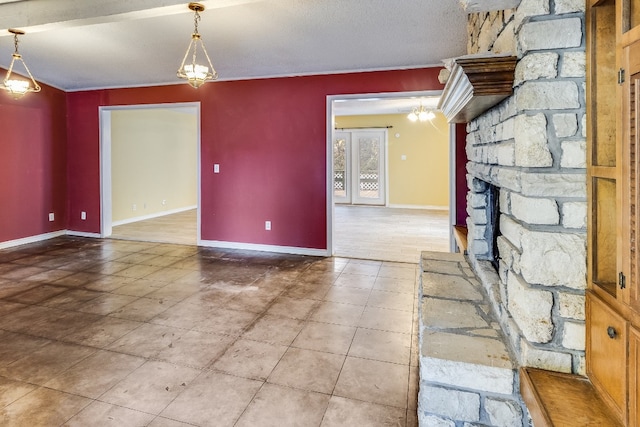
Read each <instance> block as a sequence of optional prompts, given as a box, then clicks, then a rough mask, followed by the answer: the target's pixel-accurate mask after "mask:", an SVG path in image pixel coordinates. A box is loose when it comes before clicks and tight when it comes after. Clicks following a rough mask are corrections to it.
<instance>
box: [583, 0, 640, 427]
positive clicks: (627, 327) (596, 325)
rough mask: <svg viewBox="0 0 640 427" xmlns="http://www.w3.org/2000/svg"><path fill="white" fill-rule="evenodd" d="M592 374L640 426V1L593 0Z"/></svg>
mask: <svg viewBox="0 0 640 427" xmlns="http://www.w3.org/2000/svg"><path fill="white" fill-rule="evenodd" d="M586 24H587V25H586V31H587V123H588V128H587V147H588V149H587V194H588V204H589V212H588V273H587V276H588V277H587V280H588V287H589V289H588V291H587V350H586V353H587V374H588V375H589V378H590V380H591V382H592V383H593V385H594V386H595V387H596V389H597V390H598V392H599V393H600V394H601V397H602V398H603V400H604V401H605V402H606V403H607V404H608V406H609V407H610V409H611V410H612V411H613V412H615V413H616V414H617V415H618V417H619V418H620V421H622V422H623V424H624V425H627V426H634V427H640V415H639V412H640V408H639V406H640V400H639V399H640V395H639V394H638V384H639V383H640V374H639V370H640V360H639V357H640V332H639V331H640V251H639V250H638V243H637V233H638V232H637V224H638V222H639V221H640V207H638V206H637V205H638V200H639V197H638V190H637V186H638V185H640V165H639V164H638V162H639V161H640V147H638V138H639V136H638V132H637V128H638V125H639V120H640V119H639V117H638V114H637V113H636V110H637V108H638V104H639V103H640V0H588V1H587V13H586Z"/></svg>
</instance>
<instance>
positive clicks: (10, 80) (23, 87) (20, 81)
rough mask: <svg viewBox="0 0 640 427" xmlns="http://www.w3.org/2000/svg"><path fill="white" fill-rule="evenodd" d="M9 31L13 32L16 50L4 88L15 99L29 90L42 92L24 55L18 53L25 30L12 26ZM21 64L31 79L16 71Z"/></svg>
mask: <svg viewBox="0 0 640 427" xmlns="http://www.w3.org/2000/svg"><path fill="white" fill-rule="evenodd" d="M9 32H10V33H11V34H13V44H14V47H15V51H14V53H13V55H12V58H11V64H9V69H8V70H7V74H6V76H5V78H4V81H3V89H4V90H6V91H7V92H9V93H10V94H11V96H13V98H14V99H18V98H22V97H23V96H24V95H25V94H26V93H27V92H40V86H39V85H38V83H36V80H35V79H34V78H33V76H32V75H31V71H29V68H27V64H25V62H24V60H23V59H22V55H20V53H18V36H19V35H23V34H24V31H22V30H16V29H13V28H11V29H9ZM19 64H22V68H24V71H26V74H27V75H28V76H29V79H27V78H25V77H23V76H20V75H18V73H16V72H14V71H15V69H16V68H17V67H18V66H19Z"/></svg>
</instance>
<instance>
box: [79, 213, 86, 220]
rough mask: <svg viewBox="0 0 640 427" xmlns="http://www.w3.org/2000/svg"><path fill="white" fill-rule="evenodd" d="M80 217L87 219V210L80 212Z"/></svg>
mask: <svg viewBox="0 0 640 427" xmlns="http://www.w3.org/2000/svg"><path fill="white" fill-rule="evenodd" d="M80 219H83V220H84V219H87V213H86V212H85V211H82V212H80Z"/></svg>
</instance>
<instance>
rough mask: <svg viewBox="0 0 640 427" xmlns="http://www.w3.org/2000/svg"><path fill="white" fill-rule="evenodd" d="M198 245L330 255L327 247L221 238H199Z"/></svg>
mask: <svg viewBox="0 0 640 427" xmlns="http://www.w3.org/2000/svg"><path fill="white" fill-rule="evenodd" d="M198 246H203V247H209V248H222V249H241V250H247V251H262V252H277V253H283V254H292V255H309V256H322V257H326V256H330V255H329V251H327V250H326V249H311V248H298V247H296V246H276V245H259V244H255V243H235V242H222V241H219V240H198Z"/></svg>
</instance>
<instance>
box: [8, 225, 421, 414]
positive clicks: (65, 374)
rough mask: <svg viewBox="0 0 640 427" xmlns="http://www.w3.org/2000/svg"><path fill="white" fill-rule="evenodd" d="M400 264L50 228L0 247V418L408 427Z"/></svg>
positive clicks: (413, 368)
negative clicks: (50, 236)
mask: <svg viewBox="0 0 640 427" xmlns="http://www.w3.org/2000/svg"><path fill="white" fill-rule="evenodd" d="M416 270H417V265H416V264H402V263H391V262H380V261H365V260H355V259H351V260H348V259H339V258H311V257H301V256H289V255H276V254H266V253H255V252H253V253H251V252H238V251H219V250H211V249H203V248H197V247H194V246H180V245H170V244H156V243H142V242H130V241H117V240H99V239H82V238H70V237H64V238H57V239H54V240H50V241H47V242H43V243H38V244H31V245H25V246H20V247H17V248H13V249H5V250H2V251H0V340H1V341H0V342H1V344H0V408H1V409H0V420H1V421H0V424H2V425H3V426H58V425H65V426H67V425H68V426H88V425H91V426H101V425H109V426H144V425H150V426H187V425H202V426H234V425H235V426H289V425H291V426H294V425H296V426H376V425H393V426H405V425H407V426H413V425H417V421H416V416H415V412H416V400H417V398H416V394H417V380H418V378H417V355H416V351H417V342H416V335H417V331H415V328H416V323H415V318H416V302H415V294H416V292H415V291H416V289H415V288H416Z"/></svg>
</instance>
